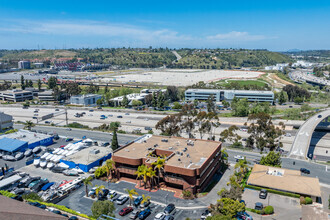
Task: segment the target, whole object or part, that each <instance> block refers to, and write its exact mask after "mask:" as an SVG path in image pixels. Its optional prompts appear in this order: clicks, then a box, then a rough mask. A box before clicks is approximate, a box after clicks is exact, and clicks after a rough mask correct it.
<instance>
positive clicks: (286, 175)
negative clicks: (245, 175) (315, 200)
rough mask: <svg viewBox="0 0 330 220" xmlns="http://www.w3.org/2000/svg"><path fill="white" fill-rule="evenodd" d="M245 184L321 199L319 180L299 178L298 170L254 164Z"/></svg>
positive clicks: (305, 177)
mask: <svg viewBox="0 0 330 220" xmlns="http://www.w3.org/2000/svg"><path fill="white" fill-rule="evenodd" d="M247 183H248V184H249V185H255V186H261V187H266V188H272V189H278V190H282V191H287V192H292V193H298V194H303V195H311V196H317V197H321V190H320V183H319V179H318V178H313V177H307V176H301V174H300V171H299V170H289V169H283V168H278V167H269V166H263V165H259V164H255V165H254V166H253V169H252V172H251V174H250V177H249V179H248V181H247Z"/></svg>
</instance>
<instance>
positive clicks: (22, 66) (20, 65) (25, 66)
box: [18, 60, 31, 69]
mask: <svg viewBox="0 0 330 220" xmlns="http://www.w3.org/2000/svg"><path fill="white" fill-rule="evenodd" d="M30 68H31V63H30V61H27V60H21V61H19V62H18V69H30Z"/></svg>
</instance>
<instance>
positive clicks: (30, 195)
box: [22, 192, 42, 202]
mask: <svg viewBox="0 0 330 220" xmlns="http://www.w3.org/2000/svg"><path fill="white" fill-rule="evenodd" d="M22 198H23V199H24V200H29V199H32V200H37V201H41V202H42V199H41V198H40V196H38V194H37V193H34V192H31V193H28V194H25V195H23V196H22Z"/></svg>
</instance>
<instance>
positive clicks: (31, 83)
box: [29, 79, 33, 87]
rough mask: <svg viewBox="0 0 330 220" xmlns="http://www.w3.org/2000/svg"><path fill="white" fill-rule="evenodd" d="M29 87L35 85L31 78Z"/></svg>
mask: <svg viewBox="0 0 330 220" xmlns="http://www.w3.org/2000/svg"><path fill="white" fill-rule="evenodd" d="M29 87H33V82H32V80H31V79H30V80H29Z"/></svg>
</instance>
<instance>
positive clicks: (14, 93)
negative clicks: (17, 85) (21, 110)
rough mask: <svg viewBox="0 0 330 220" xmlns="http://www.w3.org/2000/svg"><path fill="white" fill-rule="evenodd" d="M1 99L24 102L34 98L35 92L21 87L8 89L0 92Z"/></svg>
mask: <svg viewBox="0 0 330 220" xmlns="http://www.w3.org/2000/svg"><path fill="white" fill-rule="evenodd" d="M0 99H1V100H3V101H10V102H24V101H26V100H32V99H33V93H32V92H31V91H26V90H19V89H13V90H6V91H2V92H1V93H0Z"/></svg>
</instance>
